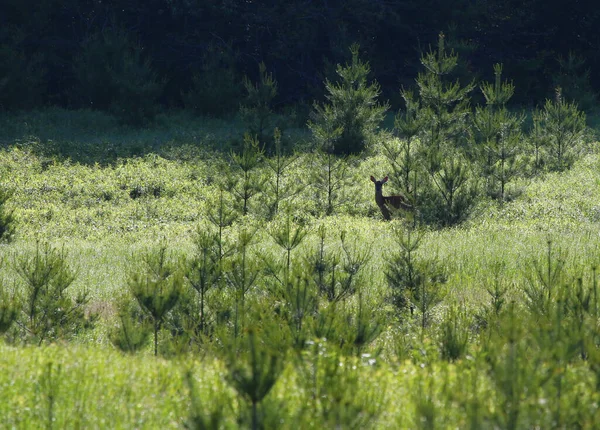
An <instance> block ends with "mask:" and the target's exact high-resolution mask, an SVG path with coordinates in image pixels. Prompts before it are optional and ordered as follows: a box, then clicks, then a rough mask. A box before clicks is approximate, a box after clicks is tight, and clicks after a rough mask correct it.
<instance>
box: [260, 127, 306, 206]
mask: <svg viewBox="0 0 600 430" xmlns="http://www.w3.org/2000/svg"><path fill="white" fill-rule="evenodd" d="M273 140H274V154H273V157H271V158H267V159H266V164H267V166H268V168H269V169H270V170H271V180H268V181H267V182H266V183H265V193H266V194H267V195H268V198H269V202H268V207H269V213H268V215H269V216H270V217H274V216H275V215H277V213H278V212H279V207H280V205H281V203H283V202H285V201H288V200H291V199H292V198H293V197H295V196H297V195H298V194H299V193H300V192H301V191H302V189H303V188H304V186H303V184H298V183H296V184H291V183H290V181H289V179H288V177H287V176H288V171H289V170H290V168H291V167H292V166H293V165H294V164H295V163H297V162H298V161H299V158H300V156H299V155H298V154H294V155H291V156H286V155H285V154H284V152H283V147H282V143H281V131H280V130H279V129H278V128H277V127H276V128H275V131H274V132H273Z"/></svg>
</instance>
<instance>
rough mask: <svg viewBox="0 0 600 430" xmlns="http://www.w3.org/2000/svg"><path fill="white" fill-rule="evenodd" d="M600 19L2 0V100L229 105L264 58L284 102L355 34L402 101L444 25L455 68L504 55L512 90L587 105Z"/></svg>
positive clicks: (537, 9) (551, 9)
mask: <svg viewBox="0 0 600 430" xmlns="http://www.w3.org/2000/svg"><path fill="white" fill-rule="evenodd" d="M599 28H600V8H598V7H597V6H596V5H595V4H594V2H590V1H577V0H573V1H569V2H559V1H555V2H551V1H547V0H518V1H516V0H496V1H484V0H456V1H447V0H403V1H393V0H389V1H384V0H330V1H311V0H291V1H285V2H279V1H252V0H246V1H241V0H213V1H206V0H144V1H139V0H118V1H115V0H45V1H41V2H40V1H34V0H3V1H2V2H0V109H1V110H20V109H31V108H37V107H43V106H49V105H52V106H60V107H65V108H69V109H79V108H93V109H100V110H131V109H132V108H135V107H136V106H144V109H145V110H146V111H148V112H150V114H148V112H146V113H142V114H141V117H146V116H151V112H152V111H155V110H161V109H170V108H182V107H183V108H190V109H195V110H196V111H198V112H199V113H201V114H204V115H211V116H223V115H227V114H229V113H233V112H236V111H237V110H238V108H239V100H240V97H243V96H244V95H245V91H244V85H243V82H244V78H245V77H247V78H248V79H250V80H251V81H256V80H257V79H259V66H258V65H259V64H260V63H261V62H264V64H265V65H266V69H267V71H268V72H269V73H271V74H272V76H273V78H274V79H275V80H276V81H277V83H278V87H277V99H276V103H275V107H278V108H284V107H289V106H295V107H302V106H304V107H306V108H310V106H311V105H312V103H313V101H315V100H321V99H322V98H323V97H324V86H323V81H324V79H325V78H328V77H329V78H332V77H333V76H334V75H335V65H336V64H337V63H342V64H343V63H346V62H347V61H349V59H350V51H349V49H348V48H349V47H350V46H351V45H352V44H353V43H357V44H359V45H360V53H361V57H362V58H364V59H365V60H366V61H368V62H369V63H370V66H371V77H372V78H374V79H376V80H377V81H378V82H379V84H380V85H381V91H382V99H384V100H389V101H390V103H391V105H392V107H395V108H396V107H399V106H400V105H401V104H400V94H399V89H400V88H401V87H405V88H406V87H411V86H413V85H414V80H415V77H416V76H417V74H418V72H419V71H421V70H422V66H421V64H420V61H419V59H420V54H421V53H422V52H424V51H428V50H429V46H430V45H435V44H436V41H437V35H438V33H439V32H440V31H443V32H444V33H445V34H446V40H447V46H448V47H450V48H453V49H454V50H455V51H456V52H457V53H458V54H459V55H460V59H461V64H460V67H459V69H458V70H459V71H458V77H459V78H464V79H465V80H471V79H472V78H473V77H474V78H476V79H487V80H490V79H493V68H492V66H493V64H494V63H503V64H504V72H503V75H504V76H505V77H506V78H507V79H510V80H512V81H513V82H514V84H515V86H516V89H517V91H516V94H515V97H514V98H513V102H514V103H516V104H519V105H521V106H534V105H537V104H539V103H540V102H543V101H544V99H546V98H548V97H551V96H552V93H553V88H554V87H555V86H558V85H560V86H562V87H563V93H564V94H565V96H567V97H569V96H570V97H571V98H573V99H576V100H575V101H577V102H578V103H580V107H582V108H584V109H589V108H590V106H585V105H584V106H582V104H585V103H588V104H590V103H591V102H592V100H593V97H592V98H590V97H588V96H589V95H591V94H593V93H595V92H596V91H598V90H599V89H600V77H599V76H598V74H597V73H594V71H597V70H600V64H599V63H600V31H599V30H598V29H599ZM307 110H308V109H305V111H307ZM300 111H301V109H300ZM136 118H137V117H136ZM137 119H139V118H137Z"/></svg>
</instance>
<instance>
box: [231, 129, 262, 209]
mask: <svg viewBox="0 0 600 430" xmlns="http://www.w3.org/2000/svg"><path fill="white" fill-rule="evenodd" d="M263 155H264V151H263V148H261V146H260V143H259V140H258V138H257V137H252V136H250V135H249V134H248V133H246V134H245V135H244V146H243V149H242V151H241V152H239V153H238V152H232V153H231V160H232V162H233V165H234V166H235V168H236V170H238V172H239V173H240V175H241V178H238V182H237V184H236V185H235V186H234V187H233V189H232V191H233V194H234V195H235V196H236V197H237V198H238V200H239V201H240V203H241V206H242V207H241V212H242V215H247V214H248V210H249V205H248V204H249V201H250V199H251V198H252V197H254V196H255V195H256V194H258V193H260V192H261V191H262V188H263V183H264V181H263V179H262V178H261V176H260V175H259V173H258V172H257V171H256V170H257V168H258V166H259V165H260V164H261V162H262V161H263Z"/></svg>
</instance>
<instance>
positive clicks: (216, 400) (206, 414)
mask: <svg viewBox="0 0 600 430" xmlns="http://www.w3.org/2000/svg"><path fill="white" fill-rule="evenodd" d="M185 380H186V382H187V385H188V387H189V389H190V399H191V408H190V415H189V417H188V419H187V421H186V422H185V424H184V427H185V428H186V429H190V430H219V429H221V428H223V423H224V421H225V419H226V410H227V409H228V407H229V404H230V402H229V399H227V398H226V396H225V395H224V394H223V389H222V388H223V387H221V386H219V387H218V388H217V389H214V388H213V390H214V392H213V393H211V396H210V397H211V400H213V402H212V405H211V407H210V408H209V407H207V403H208V402H207V401H205V400H207V399H204V398H202V397H201V396H200V393H199V390H198V387H197V384H196V383H195V381H194V377H193V375H192V372H190V371H188V372H187V373H186V375H185Z"/></svg>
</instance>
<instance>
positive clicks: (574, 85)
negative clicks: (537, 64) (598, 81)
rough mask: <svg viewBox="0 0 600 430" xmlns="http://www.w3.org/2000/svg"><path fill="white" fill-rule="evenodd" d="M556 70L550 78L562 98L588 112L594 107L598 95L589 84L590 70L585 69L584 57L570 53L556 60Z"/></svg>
mask: <svg viewBox="0 0 600 430" xmlns="http://www.w3.org/2000/svg"><path fill="white" fill-rule="evenodd" d="M557 61H558V70H556V71H555V73H554V76H552V84H553V86H554V88H561V89H562V93H563V97H564V98H565V99H566V100H567V101H570V102H572V103H575V104H577V105H578V106H579V107H580V108H581V109H582V110H584V111H588V110H592V109H594V108H595V107H596V104H597V102H598V94H597V92H596V91H594V89H593V87H592V85H591V82H590V73H591V70H590V69H589V68H586V64H585V63H586V60H585V57H583V56H580V55H577V54H576V53H574V52H573V51H570V52H569V53H568V54H567V56H566V57H564V56H562V55H560V56H559V57H558V58H557Z"/></svg>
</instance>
